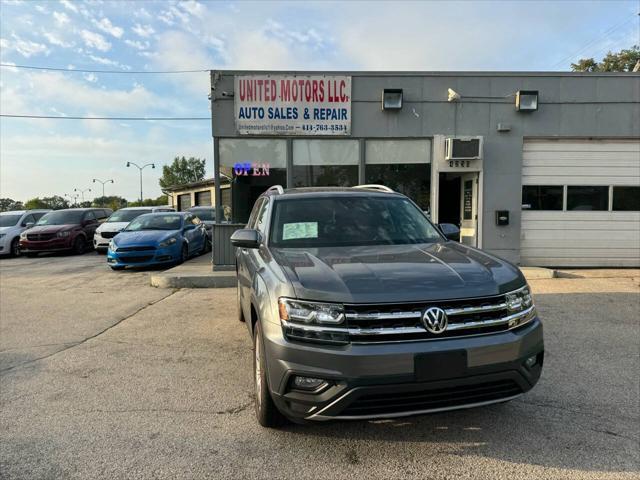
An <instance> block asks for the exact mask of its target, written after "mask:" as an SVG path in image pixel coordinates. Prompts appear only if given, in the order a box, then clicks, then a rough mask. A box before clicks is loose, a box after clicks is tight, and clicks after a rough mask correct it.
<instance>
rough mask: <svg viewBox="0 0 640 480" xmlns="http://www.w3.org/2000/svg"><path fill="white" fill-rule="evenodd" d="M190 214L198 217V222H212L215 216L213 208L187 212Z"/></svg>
mask: <svg viewBox="0 0 640 480" xmlns="http://www.w3.org/2000/svg"><path fill="white" fill-rule="evenodd" d="M189 211H190V212H191V213H193V214H194V215H195V216H196V217H198V218H199V219H200V220H203V221H205V222H213V221H215V219H216V214H215V212H216V211H215V210H214V209H213V208H202V209H195V208H194V209H193V210H189Z"/></svg>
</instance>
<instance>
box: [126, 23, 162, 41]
mask: <svg viewBox="0 0 640 480" xmlns="http://www.w3.org/2000/svg"><path fill="white" fill-rule="evenodd" d="M131 30H133V33H135V34H136V35H138V36H139V37H143V38H149V37H150V36H151V35H153V34H154V33H156V31H155V30H154V29H153V27H152V26H151V25H140V24H139V23H136V24H135V26H134V27H133V28H132V29H131Z"/></svg>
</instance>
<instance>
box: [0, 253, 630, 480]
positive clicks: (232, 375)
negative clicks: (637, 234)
mask: <svg viewBox="0 0 640 480" xmlns="http://www.w3.org/2000/svg"><path fill="white" fill-rule="evenodd" d="M148 275H149V274H148V272H136V271H131V272H130V271H125V272H112V271H111V270H110V269H109V268H107V265H106V264H105V262H104V257H102V256H98V255H95V254H93V253H88V254H85V255H82V256H79V257H72V256H50V257H43V258H34V259H26V258H20V259H3V260H0V292H1V295H0V402H1V403H0V405H1V409H0V477H1V478H6V479H14V478H29V479H33V478H52V479H53V478H56V479H58V478H83V479H84V478H296V479H303V478H309V479H317V478H375V479H378V478H380V479H389V478H398V479H406V478H420V479H425V478H434V479H435V478H438V479H439V478H442V479H445V478H446V479H458V478H462V479H466V478H469V479H488V478H504V479H514V478H522V479H531V478H545V479H546V478H558V479H560V478H561V479H573V478H590V479H609V478H610V479H619V478H638V475H639V467H640V453H639V438H640V437H639V434H638V432H640V407H639V403H638V399H639V398H640V392H639V380H640V373H639V372H640V368H639V367H640V358H639V351H638V349H639V347H638V338H639V333H640V327H639V319H640V296H639V292H640V290H639V279H638V278H637V277H636V278H634V277H633V276H631V275H630V276H628V277H625V276H623V277H619V278H594V279H580V278H570V279H551V280H535V281H532V282H531V285H532V287H533V290H534V292H535V294H536V297H535V298H536V303H537V305H538V309H539V311H540V315H541V317H542V318H543V321H544V325H545V341H546V349H547V350H546V358H545V369H544V371H543V375H542V379H541V381H540V383H539V384H538V385H537V386H536V388H534V389H533V390H532V391H531V392H529V393H528V394H526V395H525V396H523V397H520V398H519V399H517V400H514V401H512V402H510V403H507V404H503V405H496V406H490V407H485V408H480V409H473V410H463V411H457V412H449V413H442V414H433V415H427V416H422V417H415V418H407V419H401V420H396V421H376V422H348V423H329V424H318V425H312V426H298V425H291V426H287V427H286V428H284V429H283V430H281V431H275V430H266V429H262V428H260V427H259V426H258V425H257V423H256V422H255V420H254V416H253V410H252V383H251V343H250V340H249V337H248V335H247V333H246V329H245V327H244V325H242V324H240V323H238V322H237V321H236V315H235V290H234V289H198V290H162V289H155V288H152V287H150V286H149V280H148Z"/></svg>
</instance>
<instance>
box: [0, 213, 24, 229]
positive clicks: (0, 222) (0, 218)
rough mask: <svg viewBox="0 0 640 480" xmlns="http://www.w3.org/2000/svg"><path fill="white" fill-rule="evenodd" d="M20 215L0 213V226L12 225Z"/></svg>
mask: <svg viewBox="0 0 640 480" xmlns="http://www.w3.org/2000/svg"><path fill="white" fill-rule="evenodd" d="M21 218H22V215H0V227H13V226H14V225H15V224H16V223H18V220H20V219H21Z"/></svg>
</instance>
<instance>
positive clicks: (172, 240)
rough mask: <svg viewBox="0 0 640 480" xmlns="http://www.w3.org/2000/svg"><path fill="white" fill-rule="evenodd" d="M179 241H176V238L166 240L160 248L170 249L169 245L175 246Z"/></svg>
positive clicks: (161, 243)
mask: <svg viewBox="0 0 640 480" xmlns="http://www.w3.org/2000/svg"><path fill="white" fill-rule="evenodd" d="M177 241H178V240H177V239H176V237H171V238H170V239H168V240H165V241H164V242H160V243H159V246H160V247H168V246H169V245H173V244H174V243H176V242H177Z"/></svg>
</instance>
